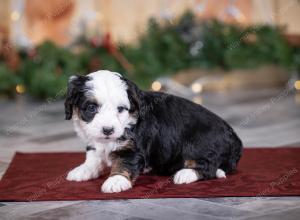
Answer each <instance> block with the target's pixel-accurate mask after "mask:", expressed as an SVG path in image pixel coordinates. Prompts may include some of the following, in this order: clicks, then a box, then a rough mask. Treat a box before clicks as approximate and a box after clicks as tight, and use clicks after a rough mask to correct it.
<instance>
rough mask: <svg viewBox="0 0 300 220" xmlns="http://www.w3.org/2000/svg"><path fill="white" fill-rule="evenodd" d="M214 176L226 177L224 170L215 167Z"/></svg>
mask: <svg viewBox="0 0 300 220" xmlns="http://www.w3.org/2000/svg"><path fill="white" fill-rule="evenodd" d="M216 177H217V178H226V174H225V172H224V170H221V169H217V172H216Z"/></svg>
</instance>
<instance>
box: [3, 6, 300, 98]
mask: <svg viewBox="0 0 300 220" xmlns="http://www.w3.org/2000/svg"><path fill="white" fill-rule="evenodd" d="M282 32H283V30H282V29H280V28H277V27H273V26H267V25H262V26H249V27H241V26H237V25H232V24H224V23H222V22H220V21H216V20H210V21H205V22H200V21H198V20H196V19H195V17H194V15H193V14H192V13H190V12H188V13H186V14H184V15H183V16H182V17H181V18H180V19H179V20H178V21H177V22H175V23H172V24H171V23H168V22H163V23H159V22H158V21H156V20H154V19H151V20H150V21H149V25H148V29H147V31H146V33H145V34H144V35H143V36H141V37H140V39H139V40H138V43H137V44H136V45H124V44H121V45H119V46H115V45H111V44H110V45H107V42H106V43H105V42H104V43H103V42H102V43H101V40H100V39H97V38H93V39H91V40H87V39H85V38H81V39H80V40H79V41H78V42H77V43H76V44H75V45H73V46H72V47H70V48H60V47H57V46H56V45H54V44H53V43H50V42H45V43H44V44H42V45H40V46H38V47H37V48H35V49H33V50H30V51H24V50H21V51H19V56H20V59H21V64H20V67H19V69H18V70H17V71H16V72H13V71H12V70H10V69H9V68H8V67H7V66H6V64H5V63H4V61H1V59H0V94H7V95H12V94H14V90H15V87H16V85H17V84H23V85H24V86H25V88H26V92H27V93H28V94H30V95H31V96H33V97H36V98H42V99H45V98H51V97H52V98H53V97H55V98H58V97H60V96H63V93H62V92H61V91H63V90H65V87H66V84H67V80H68V78H69V76H70V75H73V74H87V73H89V72H91V71H95V70H98V69H109V70H112V71H117V72H121V73H123V74H124V75H126V76H128V77H129V78H131V79H132V80H134V81H135V82H137V83H138V84H139V86H141V87H142V88H148V87H149V85H150V84H151V83H152V82H153V80H155V79H157V78H158V77H160V76H162V75H170V74H174V73H176V72H177V71H179V70H184V69H189V68H206V69H213V68H223V69H225V70H232V69H237V68H239V69H245V68H257V67H259V66H261V65H266V64H276V65H279V66H282V67H285V68H289V69H294V70H295V69H296V70H298V71H299V70H300V49H299V48H296V47H292V46H290V45H288V43H287V41H286V40H285V39H284V37H283V36H282ZM111 48H114V50H113V51H114V52H113V53H112V50H111ZM116 50H117V51H116ZM125 64H126V65H125ZM129 67H130V68H129ZM129 71H131V72H129Z"/></svg>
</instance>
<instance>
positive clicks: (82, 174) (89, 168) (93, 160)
mask: <svg viewBox="0 0 300 220" xmlns="http://www.w3.org/2000/svg"><path fill="white" fill-rule="evenodd" d="M102 169H103V163H102V161H101V157H100V156H99V154H98V152H97V150H96V148H94V147H90V146H88V147H87V151H86V159H85V162H84V163H83V164H81V165H80V166H78V167H76V168H74V169H73V170H71V171H70V172H69V173H68V176H67V180H69V181H78V182H79V181H86V180H91V179H96V178H98V177H99V176H100V172H101V171H102Z"/></svg>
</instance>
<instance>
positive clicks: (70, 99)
mask: <svg viewBox="0 0 300 220" xmlns="http://www.w3.org/2000/svg"><path fill="white" fill-rule="evenodd" d="M65 114H66V119H67V120H70V119H72V120H73V124H74V128H75V131H76V132H77V134H78V135H79V137H80V138H81V139H82V140H83V141H84V142H85V144H86V146H87V147H86V159H85V162H84V163H83V164H81V165H80V166H78V167H76V168H75V169H73V170H71V171H70V172H69V173H68V175H67V180H70V181H86V180H90V179H95V178H98V177H99V176H100V175H101V172H102V171H103V169H104V168H105V167H111V173H110V176H109V177H108V178H107V179H106V180H105V182H104V183H103V185H102V187H101V190H102V192H104V193H115V192H121V191H125V190H128V189H130V188H132V186H133V183H134V181H135V180H136V178H137V177H138V176H139V174H141V173H143V172H146V171H149V170H152V172H153V173H155V174H158V175H174V174H175V175H174V178H173V180H174V183H175V184H187V183H192V182H195V181H197V180H206V179H212V178H225V177H226V175H225V174H227V173H230V172H232V171H234V170H235V169H236V167H237V164H238V161H239V159H240V157H241V152H242V142H241V140H240V139H239V138H238V136H237V135H236V133H235V132H234V131H233V129H232V128H231V127H230V126H229V125H228V124H227V123H226V122H225V121H224V120H222V119H221V118H219V117H218V116H216V115H215V114H213V113H212V112H210V111H208V110H207V109H205V108H204V107H202V106H200V105H197V104H195V103H193V102H190V101H188V100H186V99H183V98H180V97H176V96H173V95H169V94H164V93H160V92H145V91H142V90H140V89H139V88H138V87H137V86H136V85H135V84H134V83H132V82H131V81H129V80H127V79H126V78H124V77H122V76H121V75H120V74H118V73H115V72H109V71H105V70H101V71H98V72H94V73H91V74H89V75H87V76H72V77H71V78H70V80H69V84H68V91H67V97H66V101H65Z"/></svg>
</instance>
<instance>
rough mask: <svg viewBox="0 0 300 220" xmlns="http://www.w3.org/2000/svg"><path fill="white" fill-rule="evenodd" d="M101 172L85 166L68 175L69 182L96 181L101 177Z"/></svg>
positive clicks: (82, 165)
mask: <svg viewBox="0 0 300 220" xmlns="http://www.w3.org/2000/svg"><path fill="white" fill-rule="evenodd" d="M99 175H100V174H99V170H98V169H96V168H94V169H93V168H90V167H88V166H87V165H85V164H81V165H80V166H78V167H76V168H74V169H73V170H71V171H70V172H69V173H68V176H67V180H69V181H77V182H80V181H86V180H91V179H96V178H98V177H99Z"/></svg>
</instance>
